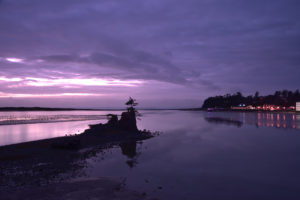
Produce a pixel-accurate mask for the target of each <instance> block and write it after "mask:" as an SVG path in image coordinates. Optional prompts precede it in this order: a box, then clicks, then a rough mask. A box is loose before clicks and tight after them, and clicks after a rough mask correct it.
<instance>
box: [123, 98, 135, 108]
mask: <svg viewBox="0 0 300 200" xmlns="http://www.w3.org/2000/svg"><path fill="white" fill-rule="evenodd" d="M125 105H126V106H128V107H127V109H128V110H129V109H134V110H135V108H134V107H135V106H137V105H138V103H137V102H136V99H133V98H131V97H129V100H128V101H127V102H126V103H125Z"/></svg>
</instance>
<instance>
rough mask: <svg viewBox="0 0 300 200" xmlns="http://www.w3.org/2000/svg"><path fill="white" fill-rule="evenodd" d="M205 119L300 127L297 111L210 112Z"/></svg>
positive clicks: (258, 125) (272, 126)
mask: <svg viewBox="0 0 300 200" xmlns="http://www.w3.org/2000/svg"><path fill="white" fill-rule="evenodd" d="M207 115H208V116H206V117H205V120H206V121H207V122H209V123H215V124H225V125H235V126H237V127H241V126H242V125H243V124H248V125H255V126H256V127H258V128H259V127H271V128H281V129H300V114H297V113H267V112H257V113H242V112H241V113H234V112H231V113H230V112H228V113H226V112H219V113H218V112H215V113H209V114H207Z"/></svg>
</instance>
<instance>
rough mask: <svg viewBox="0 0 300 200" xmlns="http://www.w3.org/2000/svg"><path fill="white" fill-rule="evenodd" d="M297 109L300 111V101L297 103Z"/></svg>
mask: <svg viewBox="0 0 300 200" xmlns="http://www.w3.org/2000/svg"><path fill="white" fill-rule="evenodd" d="M296 111H300V102H297V103H296Z"/></svg>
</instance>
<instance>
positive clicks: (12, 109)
mask: <svg viewBox="0 0 300 200" xmlns="http://www.w3.org/2000/svg"><path fill="white" fill-rule="evenodd" d="M139 110H190V109H184V108H140V109H139ZM2 111H124V108H48V107H0V112H2Z"/></svg>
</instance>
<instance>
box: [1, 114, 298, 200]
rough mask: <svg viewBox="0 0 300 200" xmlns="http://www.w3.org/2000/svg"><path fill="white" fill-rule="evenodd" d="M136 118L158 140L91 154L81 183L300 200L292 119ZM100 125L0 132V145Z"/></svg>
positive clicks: (170, 193) (155, 193)
mask: <svg viewBox="0 0 300 200" xmlns="http://www.w3.org/2000/svg"><path fill="white" fill-rule="evenodd" d="M89 112H90V111H89ZM107 113H109V112H107V111H106V112H105V113H104V112H103V113H101V112H99V111H98V112H97V113H96V114H100V115H101V114H107ZM52 114H53V112H52ZM54 114H61V113H54ZM62 114H63V115H72V114H78V115H79V114H82V115H94V114H95V113H94V112H92V113H84V114H83V113H78V112H75V113H70V112H68V113H62ZM117 114H118V113H117ZM142 114H143V116H142V117H141V120H139V121H138V127H139V128H140V129H149V130H152V131H160V132H161V133H160V135H159V136H156V137H154V138H151V139H148V140H145V141H143V142H137V143H136V142H129V143H123V144H121V145H119V146H115V148H111V149H108V150H105V151H102V152H99V153H97V154H96V155H95V156H94V157H92V158H89V159H88V160H87V161H86V167H85V168H84V169H83V172H84V173H85V174H86V176H88V177H103V176H105V177H123V178H124V179H125V183H126V185H127V186H128V187H129V188H131V189H134V190H138V191H141V192H145V193H146V194H147V195H149V196H152V197H158V198H159V199H161V200H165V199H175V200H177V199H178V200H179V199H188V200H194V199H195V200H196V199H197V200H198V199H243V200H245V199H249V200H250V199H251V200H253V199H264V200H268V199H270V200H276V199H280V200H281V199H289V200H293V199H295V200H296V199H297V200H298V199H300V193H299V191H300V170H299V169H300V156H299V155H300V115H299V114H287V113H285V114H284V113H255V112H253V113H242V112H211V113H208V112H200V111H199V112H198V111H142ZM48 115H49V113H48ZM100 121H101V122H103V120H95V121H72V122H59V123H40V124H19V125H10V126H0V141H1V142H2V143H3V141H6V142H11V143H16V142H22V141H30V140H35V139H42V138H47V137H55V136H61V135H65V134H74V133H77V132H81V130H84V129H85V128H87V127H88V124H91V123H98V122H100Z"/></svg>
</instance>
